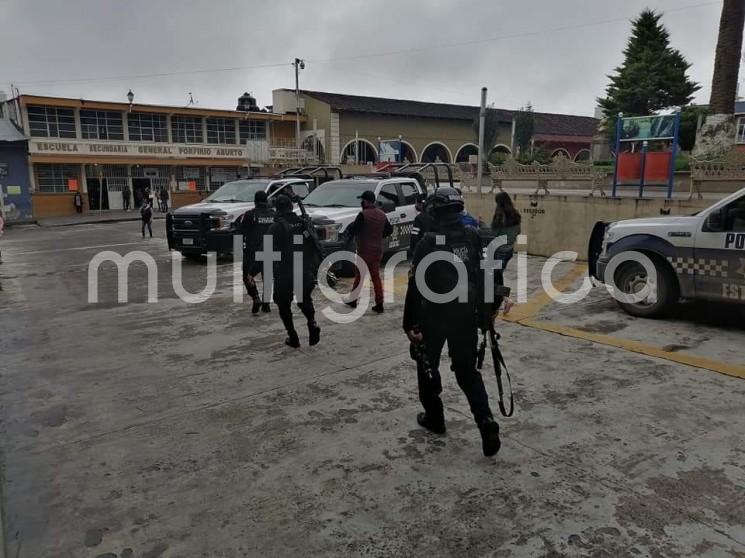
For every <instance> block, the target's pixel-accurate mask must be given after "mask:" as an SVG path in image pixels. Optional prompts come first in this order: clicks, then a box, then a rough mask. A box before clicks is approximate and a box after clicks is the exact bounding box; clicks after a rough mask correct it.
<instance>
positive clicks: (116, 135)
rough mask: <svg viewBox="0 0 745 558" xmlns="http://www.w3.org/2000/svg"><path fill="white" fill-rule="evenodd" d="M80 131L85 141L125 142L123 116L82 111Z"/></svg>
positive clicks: (100, 111) (104, 112) (102, 111)
mask: <svg viewBox="0 0 745 558" xmlns="http://www.w3.org/2000/svg"><path fill="white" fill-rule="evenodd" d="M80 131H81V133H82V135H83V139H98V140H123V139H124V127H123V125H122V114H121V113H120V112H112V111H105V110H81V111H80Z"/></svg>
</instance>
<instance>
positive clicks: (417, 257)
mask: <svg viewBox="0 0 745 558" xmlns="http://www.w3.org/2000/svg"><path fill="white" fill-rule="evenodd" d="M428 204H429V205H430V207H431V211H432V219H433V223H432V224H433V231H431V232H429V233H427V234H425V235H424V237H423V238H422V240H421V241H420V242H419V244H418V245H417V247H416V250H415V252H414V259H413V261H412V271H411V275H410V278H409V287H408V290H407V292H406V305H405V307H404V319H403V328H404V331H405V332H406V335H407V337H408V338H409V340H410V341H411V343H412V344H414V345H417V346H419V348H421V346H420V345H419V344H422V343H423V344H424V354H426V357H427V359H426V362H424V361H423V360H422V359H420V360H418V361H417V381H418V385H419V401H420V402H421V403H422V406H423V407H424V413H420V414H419V415H418V416H417V422H418V423H419V424H420V425H421V426H423V427H424V428H426V429H427V430H430V431H432V432H435V433H437V434H444V433H445V416H444V413H443V406H442V401H441V399H440V393H441V392H442V385H441V380H440V372H439V364H440V355H441V354H442V348H443V346H444V344H445V342H446V341H447V343H448V350H449V353H450V358H451V361H452V370H453V371H454V372H455V377H456V379H457V381H458V385H459V386H460V388H461V389H462V390H463V393H465V395H466V397H467V398H468V403H469V404H470V407H471V412H472V413H473V417H474V419H475V420H476V424H477V425H478V427H479V430H480V432H481V439H482V446H483V451H484V455H486V456H492V455H495V454H496V453H497V452H498V451H499V448H500V440H499V425H498V424H497V423H496V422H495V421H494V418H493V415H492V412H491V409H490V408H489V399H488V396H487V393H486V389H485V387H484V382H483V379H482V377H481V374H480V373H479V371H478V370H477V369H476V360H477V355H478V348H477V345H478V329H479V327H480V325H481V324H480V320H485V319H492V320H493V319H494V315H495V314H496V309H497V308H499V302H501V301H495V302H494V303H493V304H490V305H485V304H484V303H483V301H484V300H485V289H484V280H483V278H482V275H483V272H482V270H481V266H480V261H481V259H482V249H481V239H480V237H479V234H478V232H477V231H476V230H475V229H474V228H473V227H469V226H465V225H463V224H461V223H460V214H461V212H462V211H463V209H464V203H463V198H462V197H461V195H460V194H459V193H458V192H457V191H456V190H455V189H453V188H439V189H437V191H436V192H435V193H434V194H433V195H432V196H431V198H430V199H429V200H428ZM443 241H444V242H443ZM431 254H435V255H436V256H438V257H440V258H449V259H450V261H443V260H442V259H439V260H435V261H432V262H428V261H423V260H424V259H425V258H426V257H427V256H429V255H431ZM453 256H457V257H458V258H460V260H461V261H463V263H464V264H465V267H466V270H467V277H468V279H467V285H463V284H462V282H459V276H458V272H457V269H456V267H455V266H454V265H453V263H452V261H453ZM427 259H428V260H430V259H431V258H427ZM420 264H421V265H422V266H424V267H425V271H424V276H423V278H424V282H425V284H426V287H427V288H428V289H429V290H430V291H432V292H433V293H436V294H439V295H443V294H445V293H450V292H451V291H453V289H455V291H454V292H455V293H460V292H463V293H466V292H467V297H466V298H467V300H466V301H464V302H460V301H459V300H458V299H454V300H452V301H450V302H438V301H433V300H428V298H429V299H431V298H432V297H429V296H426V293H422V292H420V289H419V285H417V281H416V274H417V269H418V266H420Z"/></svg>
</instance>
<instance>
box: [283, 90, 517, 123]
mask: <svg viewBox="0 0 745 558" xmlns="http://www.w3.org/2000/svg"><path fill="white" fill-rule="evenodd" d="M284 91H290V90H289V89H284ZM300 93H302V94H304V95H307V96H308V97H312V98H314V99H318V100H319V101H322V102H324V103H326V104H328V105H330V106H331V108H332V109H334V110H341V111H350V112H368V113H375V114H389V115H393V116H414V117H423V118H449V119H453V120H471V121H472V120H473V119H474V118H478V116H479V107H476V106H467V105H449V104H446V103H425V102H422V101H412V100H408V99H386V98H384V97H364V96H361V95H342V94H340V93H326V92H322V91H306V90H301V91H300ZM497 111H499V116H500V120H502V121H504V122H511V121H512V115H511V114H510V112H509V111H503V110H501V109H497Z"/></svg>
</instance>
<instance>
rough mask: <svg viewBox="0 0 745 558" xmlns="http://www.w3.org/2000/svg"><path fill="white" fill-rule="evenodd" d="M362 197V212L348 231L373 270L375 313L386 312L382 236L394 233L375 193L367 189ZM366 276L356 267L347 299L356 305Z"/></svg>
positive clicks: (371, 273) (360, 255) (366, 262)
mask: <svg viewBox="0 0 745 558" xmlns="http://www.w3.org/2000/svg"><path fill="white" fill-rule="evenodd" d="M360 199H361V200H362V202H361V205H362V211H360V212H359V213H358V214H357V218H356V219H355V220H354V222H353V223H352V224H351V225H349V227H348V228H347V231H346V234H347V235H348V236H349V237H351V238H354V239H355V240H356V243H357V257H358V258H359V259H361V260H362V261H363V262H365V264H366V265H367V270H368V272H369V273H370V279H371V280H372V284H373V290H374V291H375V306H373V307H372V309H373V311H374V312H377V313H378V314H381V313H382V312H383V283H382V282H381V280H380V260H381V259H382V258H383V239H384V238H386V237H388V236H390V235H391V233H392V232H393V225H391V223H390V221H388V217H386V215H385V213H384V212H383V211H382V210H381V209H380V208H379V207H377V206H376V205H375V193H374V192H372V191H370V190H366V191H364V192H362V195H361V196H360ZM364 279H365V277H364V276H363V275H362V273H360V269H359V267H357V266H355V271H354V285H352V296H353V297H354V298H353V299H352V300H350V301H349V302H347V304H348V305H349V306H352V307H353V308H354V307H356V306H357V298H358V296H359V293H358V292H357V289H358V288H359V287H360V285H361V284H362V283H363V281H364Z"/></svg>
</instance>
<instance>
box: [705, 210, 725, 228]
mask: <svg viewBox="0 0 745 558" xmlns="http://www.w3.org/2000/svg"><path fill="white" fill-rule="evenodd" d="M706 230H707V231H709V232H721V231H723V230H724V210H723V209H717V210H716V211H712V212H711V213H710V214H709V216H708V217H707V218H706Z"/></svg>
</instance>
